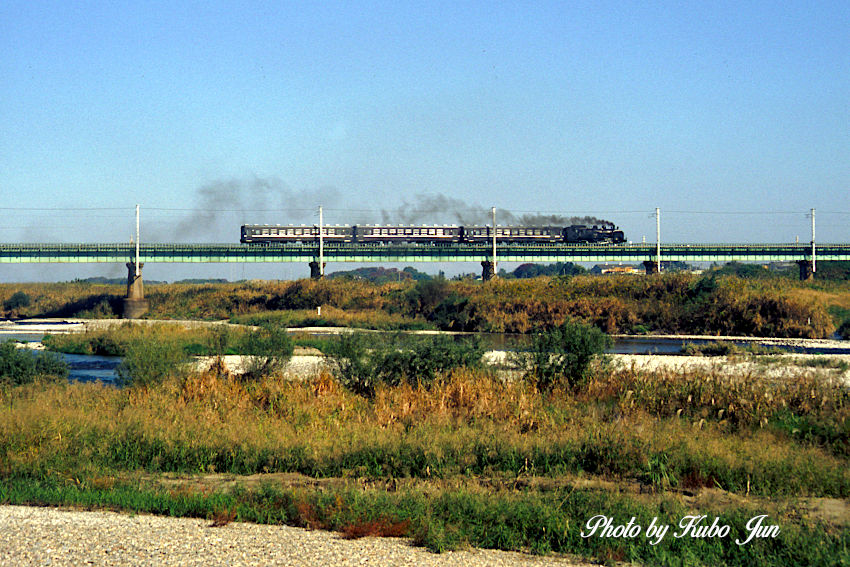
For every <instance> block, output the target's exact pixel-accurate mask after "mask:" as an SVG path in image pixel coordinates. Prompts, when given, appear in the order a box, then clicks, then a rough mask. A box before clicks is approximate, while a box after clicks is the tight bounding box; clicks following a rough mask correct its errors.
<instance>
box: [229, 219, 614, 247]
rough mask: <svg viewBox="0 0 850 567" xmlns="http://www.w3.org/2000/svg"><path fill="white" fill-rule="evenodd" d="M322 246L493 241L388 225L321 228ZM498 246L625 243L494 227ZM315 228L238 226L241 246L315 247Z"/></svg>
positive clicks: (469, 231) (486, 234)
mask: <svg viewBox="0 0 850 567" xmlns="http://www.w3.org/2000/svg"><path fill="white" fill-rule="evenodd" d="M322 236H323V240H324V241H325V242H328V243H331V242H357V243H376V244H441V243H447V244H457V243H481V244H484V243H488V242H492V241H493V227H491V226H404V225H399V226H391V225H381V226H378V225H368V224H367V225H353V226H339V225H330V226H324V227H322ZM496 240H497V241H499V242H503V243H504V242H508V243H517V244H529V243H588V244H621V243H623V242H625V241H626V238H625V236H624V235H623V231H622V230H619V229H618V228H617V227H616V226H615V225H613V224H610V223H603V224H601V225H594V226H585V225H571V226H497V227H496ZM318 241H319V227H318V226H316V225H313V226H306V225H302V226H283V225H255V224H247V225H243V226H242V237H241V238H240V242H242V243H243V244H272V243H317V242H318Z"/></svg>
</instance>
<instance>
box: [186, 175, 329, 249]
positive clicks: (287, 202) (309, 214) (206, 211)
mask: <svg viewBox="0 0 850 567" xmlns="http://www.w3.org/2000/svg"><path fill="white" fill-rule="evenodd" d="M339 198H340V197H339V192H338V191H337V190H336V189H334V188H325V189H320V190H315V191H294V190H292V189H290V188H289V187H287V186H286V184H285V183H283V182H282V181H281V180H280V179H277V178H274V177H272V178H261V177H255V178H253V179H248V180H243V179H228V180H219V181H213V182H211V183H208V184H206V185H203V186H201V187H200V188H199V189H198V191H197V194H196V202H197V203H196V205H195V207H194V209H193V210H192V212H191V213H189V214H188V215H186V216H185V217H184V218H182V219H180V220H179V222H178V223H177V226H176V228H175V229H174V233H175V235H174V236H175V238H176V239H177V240H178V241H198V240H199V239H204V240H206V241H208V242H230V241H233V240H235V239H237V240H238V238H239V227H240V226H241V225H243V224H316V223H317V222H318V217H317V210H318V205H319V204H320V203H332V202H335V201H338V200H339Z"/></svg>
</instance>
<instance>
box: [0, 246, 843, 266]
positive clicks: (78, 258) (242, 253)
mask: <svg viewBox="0 0 850 567" xmlns="http://www.w3.org/2000/svg"><path fill="white" fill-rule="evenodd" d="M135 253H136V249H135V246H134V245H133V244H0V263H8V264H11V263H89V262H120V263H124V262H134V261H135ZM323 257H324V260H325V262H488V261H492V260H493V248H492V246H491V245H481V244H451V245H415V244H408V245H377V244H340V243H329V244H325V246H324V254H323ZM496 259H497V261H505V262H558V261H560V262H646V261H655V260H656V247H655V244H622V245H610V244H609V245H598V244H523V245H518V244H497V248H496ZM661 259H662V260H665V261H668V260H679V261H684V262H729V261H740V262H773V261H806V260H809V261H810V260H811V259H812V246H811V244H663V245H662V246H661ZM816 259H817V260H850V244H817V245H816ZM318 260H319V248H318V246H317V245H315V244H281V245H269V246H249V245H243V244H142V245H140V247H139V261H140V262H142V263H149V262H182V263H194V262H198V263H202V262H245V263H254V262H315V261H318Z"/></svg>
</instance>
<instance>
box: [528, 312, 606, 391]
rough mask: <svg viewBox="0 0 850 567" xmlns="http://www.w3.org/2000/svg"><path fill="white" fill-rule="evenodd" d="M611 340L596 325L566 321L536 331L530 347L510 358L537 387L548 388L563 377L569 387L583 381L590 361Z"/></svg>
mask: <svg viewBox="0 0 850 567" xmlns="http://www.w3.org/2000/svg"><path fill="white" fill-rule="evenodd" d="M611 344H612V341H611V337H609V336H608V335H606V334H605V333H603V332H602V331H600V330H599V329H598V328H596V327H593V326H591V325H585V324H583V323H579V322H577V321H567V322H565V323H563V324H562V325H560V326H558V327H555V328H554V329H550V330H547V331H544V332H541V333H537V334H536V335H535V336H534V337H533V339H532V342H531V348H530V350H529V351H528V352H520V353H517V354H515V355H514V356H513V362H514V365H515V366H516V367H517V368H518V369H519V370H521V371H522V372H524V374H525V377H526V379H528V380H531V381H532V382H533V383H534V384H535V385H536V387H537V389H538V390H541V391H548V390H551V389H552V387H554V386H555V385H556V384H558V383H560V382H564V381H565V382H566V384H565V385H567V386H568V387H570V388H575V387H578V386H581V385H583V384H584V383H585V381H586V379H587V377H588V374H589V372H590V364H591V362H592V361H593V359H594V358H596V357H598V356H600V355H602V354H603V353H604V352H605V349H606V348H609V347H610V346H611Z"/></svg>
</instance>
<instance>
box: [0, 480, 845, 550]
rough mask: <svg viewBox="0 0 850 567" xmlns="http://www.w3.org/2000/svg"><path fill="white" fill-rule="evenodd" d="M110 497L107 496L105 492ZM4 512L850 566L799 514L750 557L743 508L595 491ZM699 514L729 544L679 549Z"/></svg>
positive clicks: (60, 488)
mask: <svg viewBox="0 0 850 567" xmlns="http://www.w3.org/2000/svg"><path fill="white" fill-rule="evenodd" d="M103 485H108V488H103V487H102V486H103ZM0 503H4V504H39V505H65V506H69V505H71V506H75V507H84V508H89V509H92V508H93V509H98V508H106V509H120V510H127V511H132V512H145V513H153V514H160V515H167V516H178V517H187V516H188V517H199V518H206V519H208V520H210V521H216V520H218V519H220V518H222V517H224V518H226V519H225V522H226V521H228V520H229V519H231V518H232V519H235V520H239V521H250V522H256V523H262V524H287V525H293V526H301V527H309V528H313V529H315V528H320V529H330V530H336V531H340V532H342V533H343V534H344V535H346V534H348V535H349V537H356V536H357V535H394V536H399V535H401V536H408V537H412V538H413V539H414V541H415V542H416V543H418V544H420V545H423V546H425V547H427V548H428V549H431V550H433V551H437V552H441V551H446V550H450V549H458V548H463V547H466V546H470V545H471V546H475V547H482V548H493V549H503V550H523V551H528V552H531V553H536V554H546V553H551V552H556V553H571V554H578V555H582V556H585V557H589V558H594V559H597V560H599V561H638V562H641V563H643V564H651V565H835V564H841V562H842V561H847V560H848V559H850V552H848V548H849V546H850V532H848V531H846V530H844V531H835V530H832V529H830V528H829V527H828V526H826V525H823V524H818V523H812V524H803V525H800V524H799V523H797V522H795V521H794V520H793V514H794V511H793V510H791V511H787V512H778V513H776V514H775V515H768V518H767V519H766V521H767V522H769V523H775V524H776V525H778V526H780V529H781V532H780V534H781V535H780V536H779V537H776V538H767V539H756V540H753V541H752V542H750V543H749V544H747V545H743V546H739V545H736V544H734V541H735V540H739V541H743V540H744V539H746V533H747V530H746V528H745V526H746V523H747V522H748V521H749V520H750V519H751V518H752V517H754V516H757V515H761V514H764V513H765V512H764V511H763V510H761V509H758V508H755V507H750V506H746V505H740V506H736V507H732V508H729V507H726V508H723V509H710V508H709V509H700V510H694V509H691V508H688V507H687V506H683V505H682V504H680V503H678V502H676V501H675V500H672V499H669V498H656V499H653V500H652V501H651V502H649V503H647V502H646V499H640V498H635V497H634V496H630V495H627V494H619V495H617V494H610V493H600V492H599V491H597V490H587V489H576V488H569V489H556V490H548V491H538V490H513V489H504V490H495V491H493V490H482V489H481V488H480V487H469V486H467V487H464V486H461V487H458V488H448V489H447V488H445V487H437V488H433V487H426V488H422V487H418V486H414V487H409V488H402V489H400V490H398V491H395V492H387V491H385V490H380V489H375V488H368V487H365V486H363V485H362V484H358V483H356V482H351V483H347V485H342V486H336V487H325V488H323V489H322V490H310V489H304V488H297V487H296V488H291V487H290V488H287V487H278V486H275V485H274V484H273V483H272V482H268V483H265V484H263V485H261V486H260V487H259V488H256V489H244V488H236V489H230V490H225V491H207V490H193V489H192V488H186V487H183V488H172V489H164V488H161V487H156V486H154V485H148V486H142V487H140V486H139V484H138V483H128V482H121V481H120V480H119V481H115V480H114V479H109V478H106V479H104V478H97V479H81V480H80V479H71V480H65V481H54V482H44V481H32V480H29V479H9V480H7V481H6V482H4V483H3V484H2V485H0ZM603 511H604V513H605V514H606V515H607V516H610V517H611V518H613V520H614V522H615V523H616V524H625V523H627V522H628V521H629V520H630V519H632V518H634V523H635V524H637V525H639V526H641V527H643V528H645V527H647V526H649V525H650V523H651V522H652V521H653V519H654V520H655V521H656V522H657V523H660V524H666V525H669V526H671V527H670V531H669V532H668V534H667V535H666V536H665V538H664V539H662V540H661V541H660V542H659V544H658V545H652V543H651V540H650V539H649V538H647V537H646V536H645V534H644V533H641V534H640V535H639V536H638V537H634V538H620V539H616V538H601V537H596V536H594V537H587V538H585V537H582V536H581V534H582V532H583V531H584V532H587V531H589V530H588V528H587V522H588V520H590V519H591V518H592V517H594V516H596V515H597V514H599V513H600V512H603ZM689 514H706V515H707V516H708V517H709V519H713V518H714V517H718V518H719V519H720V523H721V525H728V526H729V527H730V532H729V534H728V535H727V536H726V537H724V538H719V537H715V538H691V537H684V538H676V537H674V535H673V533H674V532H676V531H678V530H679V527H678V523H679V522H680V521H681V519H682V518H683V517H684V516H686V515H689Z"/></svg>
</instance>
